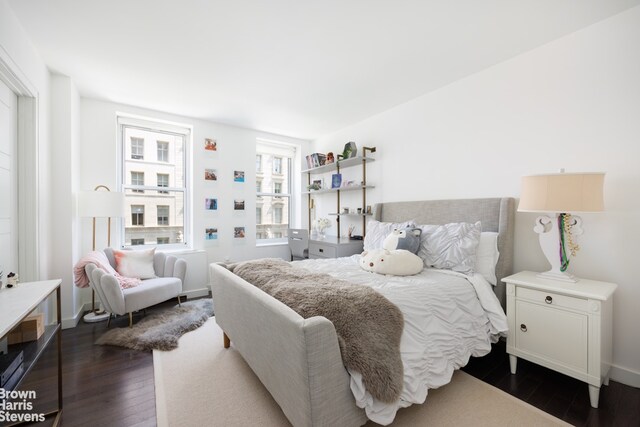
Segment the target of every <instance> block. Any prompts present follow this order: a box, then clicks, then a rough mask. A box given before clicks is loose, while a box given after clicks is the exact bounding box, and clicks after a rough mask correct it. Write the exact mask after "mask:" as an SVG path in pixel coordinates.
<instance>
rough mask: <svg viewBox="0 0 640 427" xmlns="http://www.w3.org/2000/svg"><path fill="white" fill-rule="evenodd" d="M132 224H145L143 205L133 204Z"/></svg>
mask: <svg viewBox="0 0 640 427" xmlns="http://www.w3.org/2000/svg"><path fill="white" fill-rule="evenodd" d="M131 225H144V206H143V205H131ZM143 240H144V239H143ZM132 244H133V243H132Z"/></svg>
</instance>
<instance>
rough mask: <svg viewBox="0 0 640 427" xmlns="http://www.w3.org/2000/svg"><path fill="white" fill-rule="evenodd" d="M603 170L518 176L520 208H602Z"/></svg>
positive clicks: (555, 209)
mask: <svg viewBox="0 0 640 427" xmlns="http://www.w3.org/2000/svg"><path fill="white" fill-rule="evenodd" d="M603 187H604V173H603V172H593V173H556V174H548V175H533V176H523V177H522V192H521V195H520V204H519V205H518V211H520V212H558V213H566V212H602V211H603V210H604V196H603Z"/></svg>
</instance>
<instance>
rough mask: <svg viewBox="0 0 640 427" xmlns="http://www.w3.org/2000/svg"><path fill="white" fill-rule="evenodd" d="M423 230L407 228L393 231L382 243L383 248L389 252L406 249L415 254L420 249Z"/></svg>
mask: <svg viewBox="0 0 640 427" xmlns="http://www.w3.org/2000/svg"><path fill="white" fill-rule="evenodd" d="M421 234H422V229H420V228H413V227H407V228H405V229H404V230H397V229H396V230H393V231H392V232H391V234H389V235H388V236H387V237H386V238H385V239H384V242H383V243H382V248H383V249H386V250H388V251H393V250H395V249H405V250H407V251H409V252H412V253H414V254H417V253H418V250H419V249H420V235H421Z"/></svg>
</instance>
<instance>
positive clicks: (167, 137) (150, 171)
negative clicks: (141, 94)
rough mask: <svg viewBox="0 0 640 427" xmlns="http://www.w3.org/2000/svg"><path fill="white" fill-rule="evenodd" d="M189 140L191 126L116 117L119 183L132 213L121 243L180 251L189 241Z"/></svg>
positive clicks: (126, 221) (126, 222)
mask: <svg viewBox="0 0 640 427" xmlns="http://www.w3.org/2000/svg"><path fill="white" fill-rule="evenodd" d="M145 141H146V144H147V151H148V152H147V153H146V154H147V155H146V156H144V152H143V150H144V144H145ZM190 142H191V130H190V129H189V127H188V126H181V125H175V124H169V123H165V122H162V123H160V122H156V121H153V120H144V119H141V118H137V117H136V118H134V117H125V116H119V117H118V151H119V158H120V163H119V164H118V176H119V186H120V189H121V191H122V192H123V193H124V194H125V206H126V209H127V211H128V212H130V214H129V215H127V217H126V218H125V221H122V223H123V226H122V229H121V239H120V240H121V242H122V246H123V247H126V246H131V245H133V244H134V242H136V244H143V245H145V246H155V245H160V244H161V245H167V246H169V247H170V248H175V249H178V248H184V247H185V246H188V245H189V244H190V243H191V242H190V237H191V236H192V233H191V224H190V223H189V219H190V218H191V215H190V208H191V205H190V194H189V181H188V177H190V176H191V175H190V173H191V172H190V170H189V164H190V162H189V148H190ZM151 144H155V147H154V145H151ZM154 148H156V149H157V151H156V154H157V155H156V156H154V155H153V149H154ZM149 150H151V151H149ZM149 152H150V153H151V154H149ZM154 178H155V179H154ZM141 193H143V194H141ZM145 213H149V215H150V216H149V218H145ZM141 241H144V243H140V242H141Z"/></svg>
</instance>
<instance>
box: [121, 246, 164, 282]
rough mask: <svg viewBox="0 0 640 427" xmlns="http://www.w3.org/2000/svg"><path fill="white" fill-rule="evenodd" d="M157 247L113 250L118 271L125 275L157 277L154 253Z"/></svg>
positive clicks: (146, 277)
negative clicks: (142, 249)
mask: <svg viewBox="0 0 640 427" xmlns="http://www.w3.org/2000/svg"><path fill="white" fill-rule="evenodd" d="M155 252H156V248H153V249H149V250H146V251H116V250H114V251H113V257H114V258H115V260H116V271H117V272H118V273H119V274H120V275H122V276H124V277H135V278H138V279H152V278H154V277H156V272H155V270H154V269H153V255H154V254H155Z"/></svg>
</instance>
